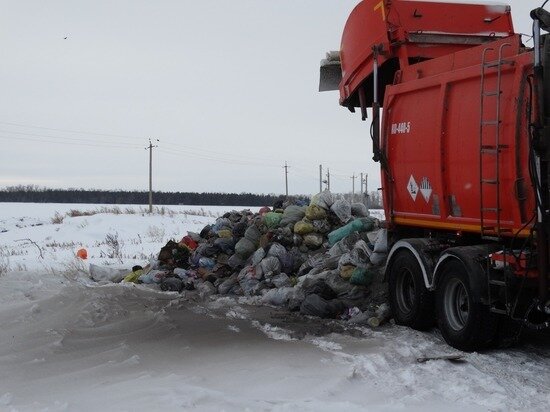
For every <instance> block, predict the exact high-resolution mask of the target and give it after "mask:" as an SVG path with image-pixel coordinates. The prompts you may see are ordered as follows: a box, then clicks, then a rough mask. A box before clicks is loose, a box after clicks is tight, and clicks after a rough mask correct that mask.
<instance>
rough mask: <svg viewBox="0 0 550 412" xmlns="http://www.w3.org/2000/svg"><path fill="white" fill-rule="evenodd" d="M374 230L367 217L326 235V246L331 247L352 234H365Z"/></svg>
mask: <svg viewBox="0 0 550 412" xmlns="http://www.w3.org/2000/svg"><path fill="white" fill-rule="evenodd" d="M373 228H374V220H373V219H371V218H368V217H363V218H359V219H355V220H352V221H351V222H349V223H348V224H347V225H345V226H342V227H341V228H339V229H336V230H334V231H332V232H330V233H329V234H328V244H329V246H333V245H334V244H335V243H336V242H338V241H339V240H341V239H344V238H345V237H347V236H349V235H350V234H352V233H354V232H367V231H370V230H372V229H373Z"/></svg>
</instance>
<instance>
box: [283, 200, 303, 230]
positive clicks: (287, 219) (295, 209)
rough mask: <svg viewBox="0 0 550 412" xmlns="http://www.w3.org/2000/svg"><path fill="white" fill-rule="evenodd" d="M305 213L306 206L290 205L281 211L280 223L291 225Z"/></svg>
mask: <svg viewBox="0 0 550 412" xmlns="http://www.w3.org/2000/svg"><path fill="white" fill-rule="evenodd" d="M305 215H306V208H305V207H304V206H296V205H290V206H288V207H287V208H286V209H285V211H284V212H283V217H282V219H281V222H280V225H281V226H287V225H291V224H292V225H293V224H295V223H296V222H299V221H300V220H302V219H303V218H304V216H305Z"/></svg>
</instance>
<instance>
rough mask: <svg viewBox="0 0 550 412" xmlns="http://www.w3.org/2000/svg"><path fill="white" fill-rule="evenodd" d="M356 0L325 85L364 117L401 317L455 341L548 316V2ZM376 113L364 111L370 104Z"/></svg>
mask: <svg viewBox="0 0 550 412" xmlns="http://www.w3.org/2000/svg"><path fill="white" fill-rule="evenodd" d="M544 5H545V4H543V5H542V7H540V8H537V9H535V10H533V11H532V12H531V18H532V20H533V39H532V42H531V46H530V47H527V46H526V45H525V44H524V43H523V41H522V36H521V35H519V34H517V33H515V32H514V28H513V23H512V17H511V8H510V7H509V6H508V5H505V4H497V3H490V4H483V3H481V2H480V3H475V2H472V1H468V2H466V1H463V2H456V3H449V2H437V1H431V0H429V1H428V0H424V1H417V0H363V1H361V2H360V3H359V4H358V5H357V6H356V7H355V9H354V10H353V11H352V12H351V15H350V16H349V18H348V21H347V23H346V25H345V28H344V32H343V36H342V42H341V49H340V50H339V52H329V53H327V59H325V60H323V61H322V62H321V82H320V91H326V90H339V92H340V105H342V106H344V107H346V108H348V109H349V110H350V111H351V112H356V111H358V112H359V113H360V114H361V117H362V119H363V120H367V118H369V120H370V121H371V127H370V135H371V138H372V146H373V152H374V157H373V159H374V160H375V161H377V162H380V168H381V176H382V188H381V190H382V195H383V199H384V210H385V213H386V220H387V228H388V240H389V245H390V248H391V249H390V253H389V256H388V262H387V265H386V270H385V275H386V279H387V281H388V284H389V290H390V303H391V308H392V312H393V316H394V319H395V321H396V322H397V323H398V324H401V325H407V326H410V327H412V328H415V329H418V330H425V329H428V328H431V327H433V326H434V325H435V324H437V326H438V327H439V329H440V331H441V334H442V335H443V337H444V338H445V340H446V341H447V342H448V343H449V344H450V345H452V346H454V347H456V348H458V349H462V350H478V349H482V348H485V347H488V346H491V345H494V344H495V343H497V342H501V343H502V342H510V341H513V340H514V339H515V338H516V337H517V336H518V335H519V333H520V331H521V330H522V329H523V328H533V329H545V328H548V327H549V326H550V301H549V279H548V266H549V263H548V259H549V233H550V183H549V181H550V167H549V162H550V36H549V35H547V34H545V33H546V32H547V31H549V30H550V13H548V12H547V11H545V9H544ZM371 117H372V118H371Z"/></svg>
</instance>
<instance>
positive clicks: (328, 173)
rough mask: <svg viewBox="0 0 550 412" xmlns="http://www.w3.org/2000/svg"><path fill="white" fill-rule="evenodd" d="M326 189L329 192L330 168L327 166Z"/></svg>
mask: <svg viewBox="0 0 550 412" xmlns="http://www.w3.org/2000/svg"><path fill="white" fill-rule="evenodd" d="M327 189H328V191H329V192H330V169H329V168H328V167H327Z"/></svg>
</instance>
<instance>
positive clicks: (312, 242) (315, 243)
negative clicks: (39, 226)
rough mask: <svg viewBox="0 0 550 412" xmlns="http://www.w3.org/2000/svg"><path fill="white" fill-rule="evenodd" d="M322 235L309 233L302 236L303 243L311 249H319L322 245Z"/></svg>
mask: <svg viewBox="0 0 550 412" xmlns="http://www.w3.org/2000/svg"><path fill="white" fill-rule="evenodd" d="M323 240H324V239H323V236H322V235H320V234H319V233H309V234H307V235H305V236H304V244H305V245H306V246H307V247H308V248H309V249H311V250H315V249H319V248H320V247H321V246H323Z"/></svg>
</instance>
